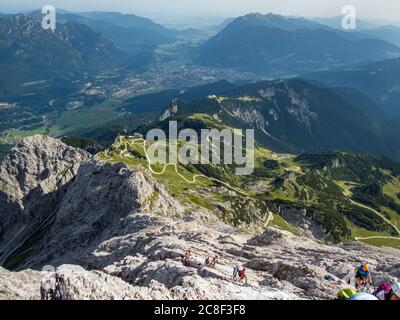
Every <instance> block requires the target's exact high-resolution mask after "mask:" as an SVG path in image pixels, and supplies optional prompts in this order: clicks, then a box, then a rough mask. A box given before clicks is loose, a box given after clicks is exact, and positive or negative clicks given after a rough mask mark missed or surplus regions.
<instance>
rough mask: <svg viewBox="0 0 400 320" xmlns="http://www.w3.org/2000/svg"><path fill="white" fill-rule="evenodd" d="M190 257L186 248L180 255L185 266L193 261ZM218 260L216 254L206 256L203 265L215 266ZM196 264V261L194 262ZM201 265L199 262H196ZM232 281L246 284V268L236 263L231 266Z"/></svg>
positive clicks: (190, 254) (189, 252)
mask: <svg viewBox="0 0 400 320" xmlns="http://www.w3.org/2000/svg"><path fill="white" fill-rule="evenodd" d="M191 258H192V252H191V251H190V250H187V251H186V252H185V253H184V254H183V255H181V262H182V264H183V265H184V266H185V267H188V266H190V265H193V262H192V261H191ZM217 261H218V256H217V255H216V256H214V257H211V256H208V257H207V258H206V259H205V261H204V265H205V266H206V267H210V268H215V265H216V263H217ZM194 264H196V263H194ZM198 265H201V264H198ZM232 276H233V281H235V282H236V281H239V282H240V283H242V282H244V283H245V284H246V285H247V275H246V269H245V268H240V267H239V266H238V265H234V266H233V274H232Z"/></svg>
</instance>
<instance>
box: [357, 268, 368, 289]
mask: <svg viewBox="0 0 400 320" xmlns="http://www.w3.org/2000/svg"><path fill="white" fill-rule="evenodd" d="M355 280H356V288H357V287H358V286H366V285H372V277H371V270H370V268H369V266H368V265H367V264H366V263H360V264H359V265H358V266H357V267H356V269H355Z"/></svg>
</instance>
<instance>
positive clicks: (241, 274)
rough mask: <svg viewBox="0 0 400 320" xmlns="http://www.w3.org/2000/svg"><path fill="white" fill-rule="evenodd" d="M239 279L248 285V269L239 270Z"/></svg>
mask: <svg viewBox="0 0 400 320" xmlns="http://www.w3.org/2000/svg"><path fill="white" fill-rule="evenodd" d="M239 279H240V282H242V281H243V280H245V283H246V285H247V276H246V269H245V268H243V269H242V270H239Z"/></svg>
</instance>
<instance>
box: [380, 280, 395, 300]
mask: <svg viewBox="0 0 400 320" xmlns="http://www.w3.org/2000/svg"><path fill="white" fill-rule="evenodd" d="M373 295H374V296H375V297H377V298H378V299H379V300H400V282H395V283H394V284H390V283H384V284H382V285H380V286H379V288H378V289H376V290H375V292H374V293H373Z"/></svg>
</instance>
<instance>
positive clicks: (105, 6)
mask: <svg viewBox="0 0 400 320" xmlns="http://www.w3.org/2000/svg"><path fill="white" fill-rule="evenodd" d="M45 4H51V5H54V6H55V7H56V8H57V7H58V8H63V9H67V10H72V11H91V10H98V11H99V10H101V11H121V12H129V13H136V14H139V15H140V14H142V15H147V16H151V15H163V14H164V15H167V14H173V15H189V16H214V17H215V16H219V17H227V16H237V15H242V14H246V13H249V12H262V13H267V12H274V13H280V14H284V15H297V16H306V17H315V16H337V15H341V9H342V7H343V6H345V5H353V6H355V7H356V9H357V12H358V15H359V17H362V18H369V19H385V20H394V21H399V20H400V1H399V0H351V1H350V0H318V1H315V0H145V1H143V0H113V1H110V0H85V1H82V0H46V1H42V0H29V1H28V0H2V1H1V3H0V10H1V11H4V12H16V11H23V10H32V9H38V8H41V7H42V6H43V5H45Z"/></svg>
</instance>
